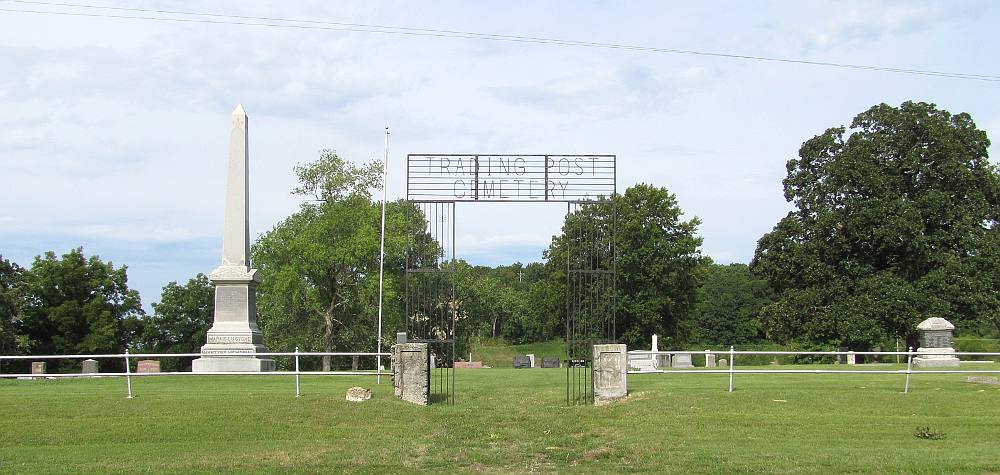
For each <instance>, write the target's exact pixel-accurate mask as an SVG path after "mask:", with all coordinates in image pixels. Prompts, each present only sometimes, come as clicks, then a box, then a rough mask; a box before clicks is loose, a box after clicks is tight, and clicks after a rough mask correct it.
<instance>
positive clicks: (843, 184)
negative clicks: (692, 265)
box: [751, 102, 1000, 348]
mask: <svg viewBox="0 0 1000 475" xmlns="http://www.w3.org/2000/svg"><path fill="white" fill-rule="evenodd" d="M989 143H990V142H989V140H988V139H987V137H986V134H985V133H984V132H983V131H981V130H979V129H977V128H976V125H975V123H974V122H973V120H972V118H971V117H970V116H969V115H968V114H964V113H963V114H955V115H952V114H950V113H948V112H947V111H943V110H940V109H938V108H937V107H936V106H935V105H934V104H927V103H922V102H921V103H914V102H905V103H903V104H902V105H901V106H900V107H898V108H897V107H891V106H889V105H886V104H881V105H877V106H874V107H872V108H871V109H869V110H868V111H865V112H863V113H861V114H859V115H858V116H857V117H855V118H854V120H853V122H852V123H851V128H850V130H848V129H846V128H844V127H836V128H831V129H827V130H826V132H825V133H823V134H821V135H818V136H816V137H813V138H812V139H810V140H808V141H806V142H805V143H804V144H803V145H802V147H801V149H800V150H799V158H798V159H793V160H790V161H789V162H788V165H787V169H788V176H787V178H785V180H784V189H785V198H786V199H787V200H788V201H790V202H793V203H794V204H795V207H796V208H797V209H796V210H795V211H792V212H790V213H788V215H787V216H786V217H784V218H782V219H781V221H779V222H778V224H777V225H776V226H775V227H774V230H773V231H771V232H770V233H767V234H765V235H764V236H763V237H762V238H761V239H760V241H759V242H758V245H757V251H756V253H755V256H754V260H753V263H752V266H751V267H752V270H753V271H754V273H756V274H757V275H760V276H763V277H765V278H767V280H768V282H769V284H770V286H771V287H772V288H773V289H774V291H775V292H776V293H777V300H776V301H775V302H774V303H773V304H770V305H768V306H767V307H765V309H764V310H763V313H764V316H765V320H766V326H767V331H768V334H769V335H770V336H771V337H772V338H774V339H776V340H778V341H781V342H789V341H802V342H810V343H820V344H827V345H842V344H843V345H848V346H851V347H855V348H865V347H871V346H873V345H876V344H878V343H880V342H882V341H886V340H888V339H891V338H894V337H909V338H910V339H911V342H912V338H913V336H914V335H913V334H914V331H915V328H914V327H915V325H916V324H917V323H918V322H919V321H920V320H922V319H924V318H927V317H943V318H947V319H949V320H951V321H953V322H954V323H956V324H957V325H958V326H960V327H961V326H962V325H964V324H969V323H972V322H975V321H977V320H981V319H984V318H988V317H989V315H991V314H994V313H995V312H994V310H993V309H995V308H997V304H998V303H1000V302H998V301H997V295H998V293H997V292H998V290H1000V285H998V282H997V264H996V263H997V261H996V260H995V259H994V258H991V257H988V256H996V255H997V252H996V248H997V246H996V242H997V238H996V233H997V230H996V227H995V225H996V222H997V218H998V210H1000V208H998V205H1000V201H998V197H1000V179H998V175H997V171H996V168H995V167H994V166H993V165H992V164H990V162H989V159H988V154H987V149H988V147H989Z"/></svg>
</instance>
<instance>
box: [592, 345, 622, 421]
mask: <svg viewBox="0 0 1000 475" xmlns="http://www.w3.org/2000/svg"><path fill="white" fill-rule="evenodd" d="M626 360H627V357H626V349H625V345H622V344H611V345H594V369H593V377H592V380H593V385H594V387H593V389H594V405H596V406H602V405H605V404H608V403H611V402H614V401H617V400H619V399H622V398H624V397H626V396H628V385H627V380H626V377H627V376H628V368H626Z"/></svg>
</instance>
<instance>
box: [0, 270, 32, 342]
mask: <svg viewBox="0 0 1000 475" xmlns="http://www.w3.org/2000/svg"><path fill="white" fill-rule="evenodd" d="M23 278H24V269H22V268H21V267H20V266H18V265H17V264H16V263H14V262H10V261H8V260H6V259H4V258H3V256H0V354H3V355H16V354H21V353H24V352H26V351H28V350H30V349H31V346H32V342H31V340H29V339H28V337H27V335H25V334H24V332H23V322H22V320H23V316H22V314H21V306H22V300H23V299H22V296H21V282H22V280H23Z"/></svg>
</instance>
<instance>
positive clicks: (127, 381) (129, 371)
mask: <svg viewBox="0 0 1000 475" xmlns="http://www.w3.org/2000/svg"><path fill="white" fill-rule="evenodd" d="M125 385H126V386H127V387H128V395H127V396H125V399H132V369H131V368H129V364H128V348H125Z"/></svg>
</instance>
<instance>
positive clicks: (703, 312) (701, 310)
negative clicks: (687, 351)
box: [694, 262, 772, 345]
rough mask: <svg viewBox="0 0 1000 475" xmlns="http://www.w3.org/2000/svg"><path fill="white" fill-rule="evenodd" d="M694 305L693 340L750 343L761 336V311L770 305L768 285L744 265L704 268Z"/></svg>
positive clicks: (717, 265)
mask: <svg viewBox="0 0 1000 475" xmlns="http://www.w3.org/2000/svg"><path fill="white" fill-rule="evenodd" d="M697 295H698V298H697V300H698V302H697V304H695V310H694V314H695V327H696V328H695V333H696V338H697V339H698V340H699V341H701V342H704V343H710V344H715V345H739V344H745V343H752V342H754V341H757V340H760V339H761V338H762V337H763V336H764V332H763V330H764V328H763V325H762V323H761V319H760V310H761V308H762V307H764V305H767V304H768V303H770V302H771V298H772V293H771V289H770V287H768V285H767V281H766V280H764V279H762V278H760V277H756V276H754V275H752V274H751V273H750V269H749V267H748V266H747V265H746V264H738V263H737V264H729V265H722V264H715V263H712V262H708V263H706V265H705V274H704V281H703V283H702V285H701V287H699V288H698V294H697Z"/></svg>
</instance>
